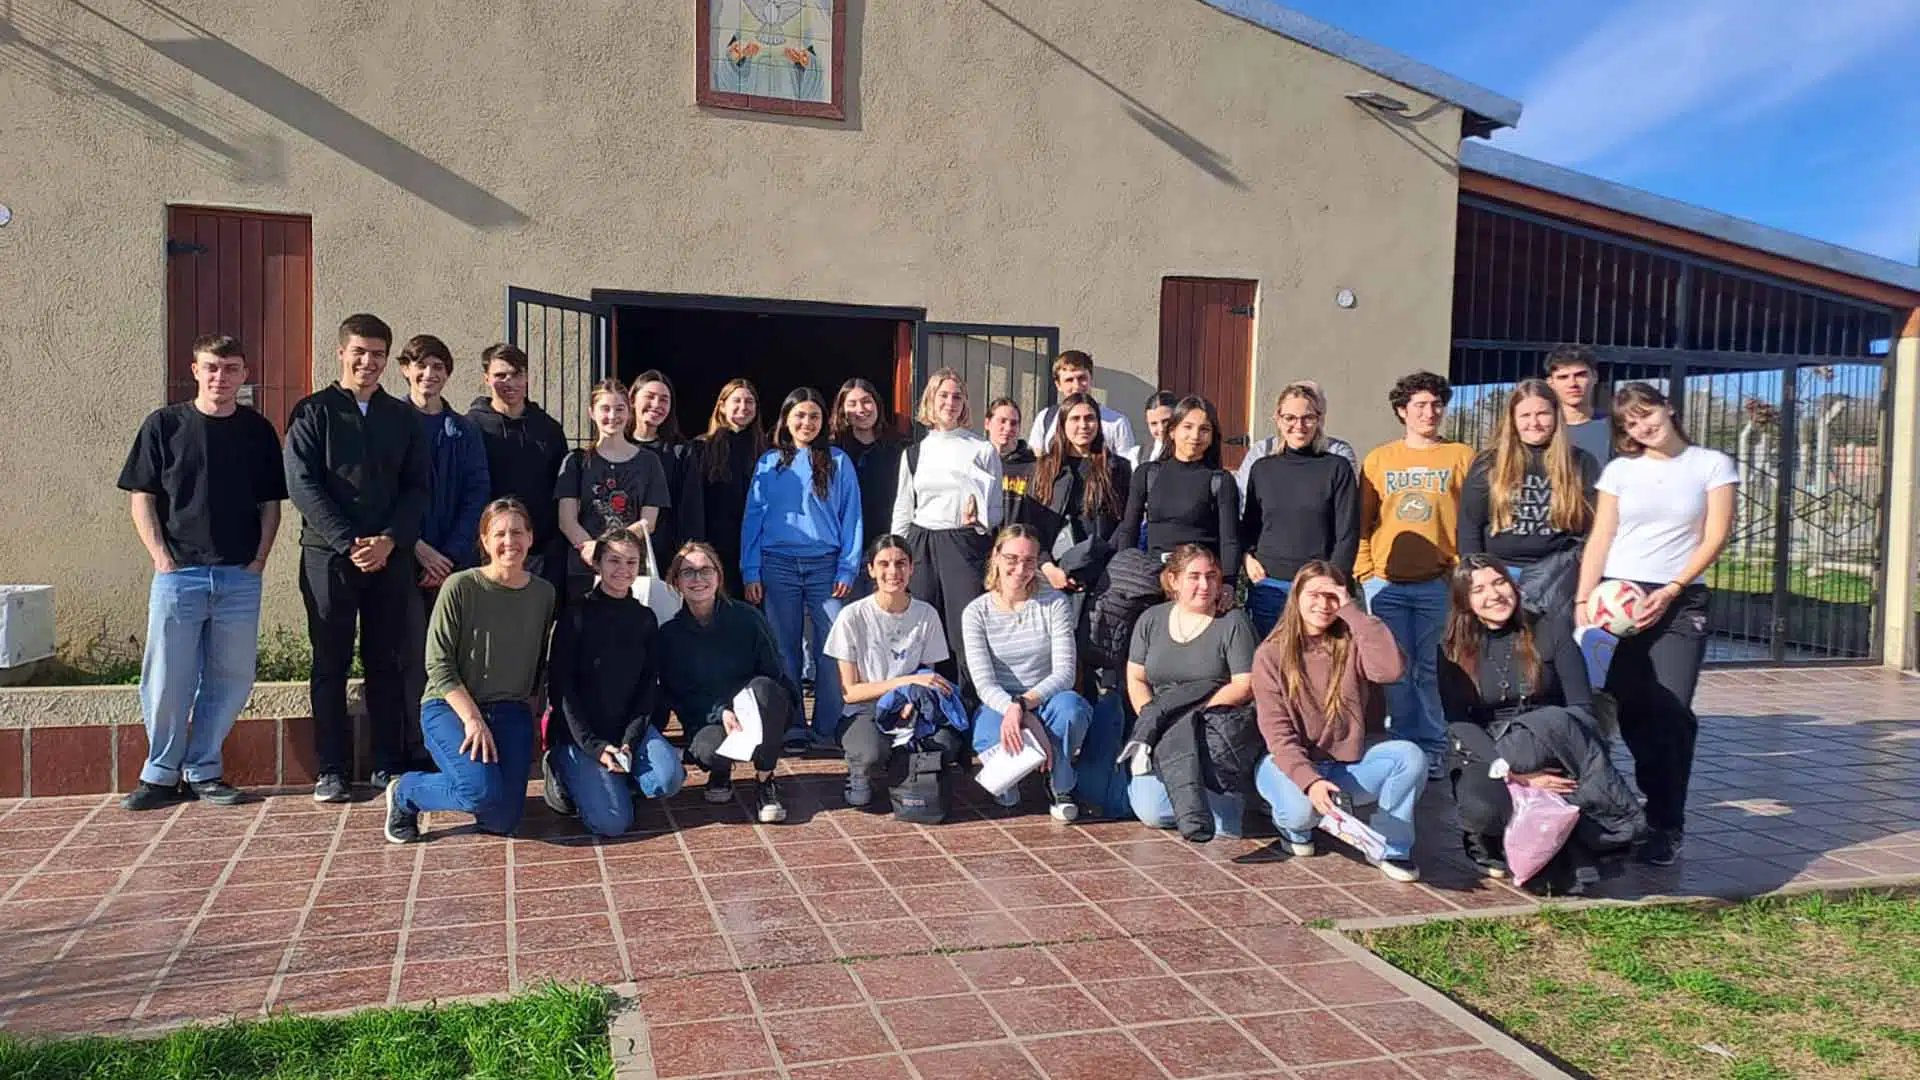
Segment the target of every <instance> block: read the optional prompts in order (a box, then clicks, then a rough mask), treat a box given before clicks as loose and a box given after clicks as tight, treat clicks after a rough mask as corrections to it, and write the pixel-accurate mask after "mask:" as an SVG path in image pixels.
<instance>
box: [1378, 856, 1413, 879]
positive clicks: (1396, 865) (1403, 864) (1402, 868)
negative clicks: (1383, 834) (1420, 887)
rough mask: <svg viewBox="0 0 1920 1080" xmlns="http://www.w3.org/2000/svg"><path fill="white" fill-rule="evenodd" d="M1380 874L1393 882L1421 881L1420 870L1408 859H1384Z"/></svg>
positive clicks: (1381, 861)
mask: <svg viewBox="0 0 1920 1080" xmlns="http://www.w3.org/2000/svg"><path fill="white" fill-rule="evenodd" d="M1380 872H1381V873H1383V874H1385V875H1387V877H1388V878H1389V879H1391V880H1393V881H1419V880H1420V868H1419V867H1417V866H1415V865H1413V863H1412V861H1411V860H1408V859H1382V860H1380Z"/></svg>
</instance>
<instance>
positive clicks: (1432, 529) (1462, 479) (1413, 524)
mask: <svg viewBox="0 0 1920 1080" xmlns="http://www.w3.org/2000/svg"><path fill="white" fill-rule="evenodd" d="M1472 464H1473V448H1472V447H1470V446H1468V445H1467V444H1465V443H1457V442H1443V443H1439V444H1437V445H1434V446H1430V447H1427V448H1426V449H1424V450H1415V449H1413V448H1412V447H1410V446H1408V445H1407V444H1406V442H1405V441H1404V440H1400V439H1395V440H1394V441H1393V442H1390V443H1387V444H1386V445H1384V446H1377V447H1374V449H1373V451H1372V452H1371V453H1369V454H1368V455H1367V458H1366V461H1364V462H1362V463H1361V465H1360V550H1359V552H1358V553H1357V554H1356V555H1355V556H1354V560H1353V575H1354V576H1355V577H1357V578H1359V579H1361V580H1363V581H1364V580H1367V579H1368V578H1385V579H1386V580H1388V581H1406V582H1413V581H1428V580H1431V579H1433V578H1436V577H1439V576H1440V575H1441V574H1444V573H1446V572H1447V571H1448V570H1449V569H1451V568H1452V567H1453V563H1454V556H1455V552H1456V551H1457V548H1456V547H1455V545H1454V537H1455V535H1456V532H1455V530H1456V528H1457V527H1458V520H1459V517H1460V491H1461V489H1462V488H1463V487H1465V486H1466V482H1467V469H1468V468H1469V467H1471V466H1472Z"/></svg>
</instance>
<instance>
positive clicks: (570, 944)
mask: <svg viewBox="0 0 1920 1080" xmlns="http://www.w3.org/2000/svg"><path fill="white" fill-rule="evenodd" d="M513 940H514V947H515V948H516V949H518V950H519V951H520V952H523V953H524V952H543V951H545V950H548V949H580V948H587V947H589V946H591V947H594V948H600V949H612V948H613V922H612V920H611V919H609V918H608V917H607V916H606V914H605V913H603V912H596V913H592V914H586V915H567V916H563V917H561V918H557V919H520V920H516V921H515V922H514V924H513Z"/></svg>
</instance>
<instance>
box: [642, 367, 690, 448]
mask: <svg viewBox="0 0 1920 1080" xmlns="http://www.w3.org/2000/svg"><path fill="white" fill-rule="evenodd" d="M650 382H657V383H659V384H660V385H662V386H664V387H666V388H667V396H668V397H670V398H672V399H673V404H672V405H671V406H669V407H668V408H667V418H666V419H665V420H662V421H660V427H659V430H657V431H655V432H654V433H653V437H654V438H656V439H658V440H660V445H661V446H677V445H679V444H680V443H683V442H686V441H687V437H686V436H685V435H682V434H680V420H679V417H678V413H679V409H680V391H679V390H678V389H677V388H676V387H675V386H674V385H673V380H672V379H669V378H667V373H666V372H664V371H661V370H660V369H659V368H648V369H647V370H645V371H643V372H641V373H640V374H639V375H638V376H637V377H635V379H634V380H633V385H632V386H631V387H629V388H628V389H627V393H628V394H629V395H631V398H630V404H631V405H632V408H633V423H634V426H635V428H636V429H637V428H638V427H639V424H640V402H639V397H640V388H641V387H643V386H645V385H647V384H648V383H650Z"/></svg>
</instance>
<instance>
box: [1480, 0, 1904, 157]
mask: <svg viewBox="0 0 1920 1080" xmlns="http://www.w3.org/2000/svg"><path fill="white" fill-rule="evenodd" d="M1916 25H1920V3H1915V2H1914V0H1829V2H1827V3H1812V2H1808V0H1636V2H1634V3H1631V4H1629V5H1628V6H1627V7H1625V8H1622V9H1621V10H1620V11H1619V12H1618V13H1616V14H1615V15H1613V16H1612V17H1610V18H1608V19H1607V20H1605V21H1604V22H1602V23H1601V24H1600V25H1599V26H1597V27H1595V28H1594V29H1593V30H1592V31H1591V32H1590V33H1588V34H1587V35H1586V36H1585V37H1584V38H1582V39H1581V40H1580V41H1579V42H1578V43H1577V44H1576V45H1575V46H1574V47H1573V49H1572V50H1571V51H1569V52H1567V53H1566V54H1565V55H1564V56H1561V57H1560V58H1558V59H1557V60H1554V61H1552V62H1550V63H1549V64H1548V65H1547V67H1546V69H1545V71H1543V72H1542V73H1541V75H1540V76H1539V78H1538V79H1536V80H1535V82H1534V84H1533V86H1532V87H1531V88H1530V90H1529V91H1528V92H1527V93H1525V94H1524V95H1522V100H1523V101H1525V102H1526V112H1525V114H1524V115H1523V116H1522V117H1521V120H1520V127H1519V129H1518V130H1515V131H1511V132H1503V133H1501V136H1500V137H1499V139H1498V141H1499V143H1500V144H1501V145H1503V146H1505V147H1508V148H1510V149H1513V150H1516V151H1519V152H1521V153H1526V154H1530V155H1532V156H1534V157H1539V158H1543V159H1545V160H1548V161H1552V162H1555V163H1557V164H1561V165H1566V166H1570V167H1580V166H1582V165H1589V164H1590V163H1592V162H1593V161H1595V160H1596V159H1599V158H1601V157H1603V156H1606V155H1609V154H1611V153H1614V152H1616V151H1619V150H1621V149H1622V148H1624V147H1627V146H1628V145H1630V144H1631V143H1633V142H1634V141H1635V140H1638V139H1640V138H1642V137H1643V136H1646V135H1649V134H1651V133H1653V132H1655V131H1657V130H1659V129H1660V128H1662V127H1665V126H1666V125H1668V124H1669V123H1671V122H1672V121H1674V120H1676V119H1678V118H1680V117H1682V116H1687V115H1689V114H1694V113H1703V114H1710V115H1712V116H1714V117H1716V118H1717V119H1718V121H1719V122H1721V123H1739V122H1745V121H1750V120H1753V119H1755V118H1757V117H1760V116H1763V115H1764V114H1765V113H1767V112H1769V111H1770V110H1772V109H1775V108H1778V107H1779V106H1781V105H1784V104H1786V103H1787V102H1790V101H1792V100H1793V99H1794V98H1796V97H1797V96H1799V95H1800V94H1802V93H1804V92H1806V91H1807V90H1809V89H1811V88H1813V87H1815V86H1818V85H1819V84H1821V83H1822V82H1824V81H1826V80H1827V79H1830V78H1832V77H1833V76H1835V75H1838V74H1840V73H1841V72H1844V71H1846V70H1848V69H1849V68H1851V67H1853V66H1855V65H1856V64H1859V63H1861V62H1862V61H1864V60H1866V59H1868V58H1869V57H1870V56H1872V55H1873V54H1874V53H1875V52H1877V51H1880V50H1882V49H1884V48H1887V47H1888V46H1891V45H1893V44H1896V43H1897V42H1898V41H1899V39H1900V35H1901V33H1902V32H1903V31H1904V30H1905V29H1907V28H1908V27H1910V26H1916Z"/></svg>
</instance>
